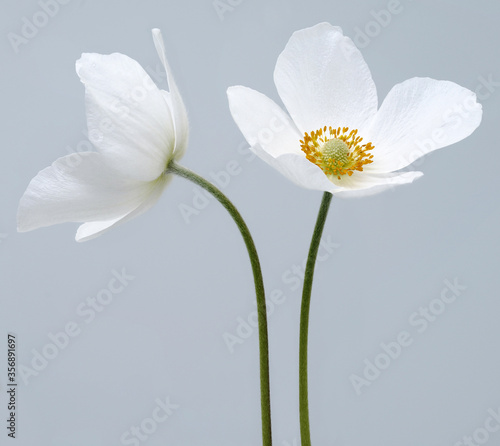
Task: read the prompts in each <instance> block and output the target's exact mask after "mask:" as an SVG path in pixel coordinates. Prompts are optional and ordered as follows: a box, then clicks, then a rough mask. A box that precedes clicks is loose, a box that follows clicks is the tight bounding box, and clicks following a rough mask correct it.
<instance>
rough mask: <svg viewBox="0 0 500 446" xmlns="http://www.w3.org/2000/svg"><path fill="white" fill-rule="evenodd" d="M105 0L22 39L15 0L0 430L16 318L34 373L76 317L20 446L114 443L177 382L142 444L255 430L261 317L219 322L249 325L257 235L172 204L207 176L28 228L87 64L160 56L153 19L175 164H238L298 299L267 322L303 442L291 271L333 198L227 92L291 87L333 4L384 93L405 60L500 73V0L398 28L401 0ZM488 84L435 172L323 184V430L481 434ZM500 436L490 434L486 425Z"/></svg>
mask: <svg viewBox="0 0 500 446" xmlns="http://www.w3.org/2000/svg"><path fill="white" fill-rule="evenodd" d="M223 2H224V3H225V4H226V5H230V3H229V2H228V0H223ZM103 3H104V2H98V1H95V0H92V1H91V0H81V1H80V0H72V1H69V2H67V4H65V5H61V6H60V10H59V11H58V13H57V14H55V15H54V17H52V18H50V19H49V21H48V23H47V24H46V26H44V27H41V28H39V30H38V33H37V35H36V36H34V37H33V38H31V39H29V41H28V43H26V44H23V45H20V47H19V48H18V49H19V51H18V53H16V52H15V51H14V49H13V47H12V45H11V44H10V43H9V39H8V33H11V32H14V33H18V34H20V32H21V27H22V25H23V17H26V18H28V19H30V20H31V19H32V18H33V16H34V14H36V13H37V12H38V11H41V6H40V4H38V3H37V2H36V1H23V2H22V3H21V2H13V1H8V2H7V1H5V2H3V5H2V15H1V18H0V30H1V35H2V39H1V41H0V51H1V60H2V68H1V70H0V88H1V98H2V99H1V119H0V126H1V132H2V145H3V149H2V154H3V157H2V162H1V163H0V178H1V182H2V183H1V184H2V187H1V209H2V212H1V215H0V233H1V238H0V262H1V264H0V274H1V279H0V280H1V281H0V286H1V310H0V386H1V394H0V407H1V409H0V414H1V418H2V422H1V423H0V425H1V426H2V428H1V432H0V444H10V443H9V441H10V440H9V439H7V436H6V430H5V429H4V427H3V426H4V425H5V423H4V421H3V420H4V417H6V395H5V378H6V335H7V332H14V333H16V334H17V337H18V355H19V364H20V365H25V366H30V362H31V361H32V359H33V355H34V353H33V350H36V351H38V352H41V351H42V350H43V349H44V348H45V347H46V346H47V345H48V344H49V343H50V342H51V341H50V339H49V334H50V333H53V334H56V333H57V332H60V331H61V330H64V327H65V326H66V324H67V323H69V322H71V321H73V322H75V323H77V324H78V326H79V328H80V330H81V332H80V334H79V335H78V336H76V337H74V338H72V339H71V340H70V342H69V345H68V346H67V347H66V348H64V349H63V350H61V351H59V353H58V354H57V356H56V357H55V358H54V359H51V360H50V361H48V364H47V365H46V367H45V368H44V369H43V370H41V371H40V373H39V374H38V376H32V377H29V378H28V384H27V385H23V384H22V383H20V388H19V391H18V393H19V394H18V403H19V414H18V439H17V441H16V442H15V444H18V445H23V446H24V445H26V446H32V445H35V444H36V445H40V446H41V445H48V446H49V445H50V446H59V445H60V446H77V445H78V446H83V445H85V446H87V445H92V446H101V445H106V446H110V445H120V444H122V443H121V442H120V437H121V436H122V434H123V433H124V432H126V431H127V430H128V429H130V427H131V426H133V425H140V424H141V423H142V422H143V420H145V419H146V418H148V417H150V416H151V414H152V411H153V410H154V408H155V407H156V403H155V400H156V399H157V398H160V399H165V398H167V397H169V398H170V401H171V402H172V403H175V404H177V405H178V406H179V408H178V409H176V410H175V411H174V412H173V414H172V415H171V416H170V417H169V418H168V419H167V420H166V421H165V422H164V423H162V424H159V425H158V426H157V429H156V431H155V432H154V433H152V434H151V435H150V436H149V438H148V439H147V444H148V445H151V446H154V445H164V444H169V445H181V444H182V445H214V444H217V445H220V446H224V445H242V446H246V445H257V444H259V443H260V421H259V420H260V418H259V417H260V412H259V391H258V382H259V381H258V379H259V377H258V367H257V359H258V349H257V335H256V332H255V330H254V332H253V333H250V334H248V333H247V335H249V337H248V339H245V340H244V341H243V342H242V343H241V344H237V345H235V346H234V351H233V352H232V353H231V352H230V350H229V348H228V346H227V345H226V343H225V342H224V339H223V335H224V333H231V334H233V335H236V334H237V333H236V330H237V326H238V318H243V319H247V318H248V316H249V315H251V313H252V312H253V311H254V309H255V305H254V303H253V302H254V295H253V291H252V276H251V272H250V267H249V262H248V260H247V257H246V253H245V249H244V245H243V243H242V241H241V240H240V236H239V234H238V232H237V230H236V228H235V225H234V224H233V222H232V221H231V219H230V218H229V217H228V216H227V215H226V213H225V211H224V210H223V209H222V208H221V206H219V205H218V204H217V203H216V202H214V201H213V200H210V201H209V203H208V205H207V206H206V208H204V209H202V210H200V211H199V213H198V214H197V215H194V216H192V217H191V218H190V223H189V224H188V223H187V222H186V221H185V219H184V218H183V216H182V215H181V212H180V206H181V205H182V204H185V205H189V206H192V205H193V197H194V192H193V186H192V185H191V184H189V183H187V182H186V181H184V180H181V179H176V180H174V181H173V182H172V184H171V185H170V186H169V187H168V189H167V190H166V193H165V194H164V195H163V197H162V198H161V200H160V202H159V203H158V204H157V205H156V206H155V207H154V208H153V209H152V210H151V211H149V212H148V213H147V214H145V215H143V216H141V217H140V218H137V219H135V220H133V221H132V222H130V223H128V224H126V225H123V226H121V227H119V228H117V229H115V230H113V231H111V232H109V233H107V234H106V235H104V236H103V237H100V238H98V239H96V240H93V241H91V242H88V243H84V244H77V243H76V242H74V241H73V238H74V234H75V231H76V227H77V225H76V224H75V225H74V224H66V225H60V226H55V227H50V228H45V229H40V230H37V231H34V232H31V233H27V234H17V233H16V226H15V214H16V210H17V205H18V201H19V198H20V197H21V195H22V193H23V192H24V190H25V188H26V186H27V185H28V183H29V181H30V180H31V178H32V177H33V176H35V174H36V173H37V172H38V171H39V170H41V169H42V168H44V167H46V166H48V165H50V163H51V162H52V161H54V160H55V159H56V158H58V157H60V156H63V155H66V154H68V153H72V152H77V151H78V150H86V149H87V148H88V142H87V139H86V136H85V127H86V124H85V110H84V89H83V86H82V85H81V83H80V82H79V80H78V77H77V76H76V73H75V71H74V63H75V61H76V59H78V58H79V57H80V54H81V53H82V52H98V53H111V52H121V53H124V54H127V55H129V56H131V57H133V58H134V59H136V60H138V61H139V62H140V63H141V64H142V65H143V66H144V67H149V69H150V70H152V71H153V72H154V71H156V70H161V67H160V65H159V61H158V58H157V55H156V52H155V49H154V46H153V43H152V39H151V35H150V29H151V28H153V27H159V28H161V29H162V31H163V34H164V38H165V40H166V46H167V52H168V57H169V60H170V62H171V65H172V67H173V70H174V73H175V75H176V78H177V81H178V84H179V87H180V89H181V92H182V94H183V97H184V100H185V102H186V105H187V108H188V110H189V115H190V125H191V139H190V145H189V149H188V152H187V154H186V156H185V158H184V160H183V164H184V165H185V166H187V167H189V168H192V169H193V170H195V171H197V172H198V173H200V174H202V175H204V176H206V177H210V173H211V172H219V171H222V170H224V169H225V168H226V165H227V163H228V162H231V161H233V160H235V161H237V162H238V163H239V166H240V167H241V172H240V173H239V174H238V175H235V176H233V177H232V178H231V181H230V183H229V185H227V187H225V188H224V191H225V192H226V193H227V195H228V196H229V197H230V198H231V199H232V200H233V201H234V202H235V203H236V205H237V206H238V207H239V209H240V210H241V212H242V214H243V215H244V217H245V218H246V219H247V222H248V224H249V226H250V228H251V230H252V232H253V234H254V238H255V241H256V244H257V247H258V249H259V252H260V255H261V258H262V264H263V269H264V274H265V281H266V286H267V290H268V291H269V292H271V291H272V290H281V291H282V292H283V295H284V296H285V298H286V299H285V300H284V302H281V303H280V305H276V307H275V309H274V312H273V314H272V315H270V318H269V323H270V340H271V341H270V343H271V345H270V347H271V375H272V376H271V378H272V391H273V415H274V419H273V421H274V440H275V444H276V445H279V446H288V445H289V446H297V445H299V444H300V439H299V438H300V436H299V427H298V426H299V425H298V403H297V400H298V391H297V385H296V383H297V378H298V373H297V362H298V352H297V345H298V318H299V303H300V287H299V289H292V288H294V287H293V285H294V284H295V285H296V282H291V279H290V277H291V276H292V275H293V274H295V273H293V271H292V269H293V268H294V265H295V266H296V267H297V266H298V265H300V264H301V262H302V261H303V260H304V258H305V255H306V252H307V248H308V244H309V240H310V236H311V232H312V228H313V225H314V221H315V218H316V212H317V208H318V206H319V202H320V199H321V193H319V192H313V191H308V190H305V189H300V188H298V187H296V186H295V185H293V184H292V183H290V182H289V181H287V180H286V179H285V178H283V177H281V176H280V175H279V174H278V173H276V172H275V171H273V170H272V169H271V168H269V167H268V166H267V165H265V164H264V163H263V162H261V161H260V160H258V159H252V158H251V156H250V155H249V153H248V152H246V151H245V150H244V148H245V147H246V145H245V144H244V140H243V137H242V135H241V134H240V133H239V131H238V129H237V127H236V125H235V124H234V123H233V121H232V118H231V116H230V114H229V111H228V107H227V101H226V96H225V90H226V88H227V87H228V86H230V85H235V84H242V85H246V86H250V87H252V88H255V89H258V90H259V91H262V92H264V93H265V94H267V95H269V96H270V97H272V98H273V99H275V100H278V97H277V93H276V91H275V87H274V85H273V81H272V72H273V69H274V64H275V62H276V58H277V56H278V54H279V53H280V52H281V51H282V49H283V48H284V46H285V44H286V42H287V40H288V38H289V37H290V35H291V34H292V32H293V31H295V30H297V29H301V28H304V27H308V26H311V25H314V24H316V23H318V22H321V21H329V22H330V23H332V24H335V25H339V26H341V27H342V28H343V29H344V32H345V33H346V34H347V35H349V36H350V37H355V36H360V32H364V33H369V34H371V36H368V37H367V38H366V39H364V40H363V39H362V38H361V37H358V38H357V43H358V45H360V46H362V47H363V48H362V52H363V55H364V57H365V58H366V60H367V62H368V64H369V66H370V68H371V70H372V74H373V77H374V79H375V82H376V85H377V88H378V92H379V98H380V99H383V98H384V97H385V95H386V94H387V92H388V91H389V89H390V88H391V87H392V86H393V85H394V84H395V83H398V82H401V81H403V80H405V79H407V78H410V77H413V76H429V77H433V78H437V79H447V80H452V81H455V82H457V83H459V84H461V85H463V86H465V87H468V88H470V89H472V90H475V89H476V88H478V87H480V86H481V85H482V82H483V81H482V79H487V78H488V76H490V77H492V78H493V79H494V80H495V81H500V66H499V57H498V56H499V53H498V41H499V38H500V31H499V28H498V26H497V22H498V13H499V12H500V10H499V8H498V3H497V2H494V1H493V0H490V1H482V2H474V1H465V0H448V1H443V0H441V1H436V0H425V1H418V2H416V1H410V0H401V1H400V2H399V7H398V10H399V11H400V13H398V14H391V15H390V23H384V26H381V25H378V26H377V25H374V23H376V22H375V16H374V14H375V15H376V13H377V12H379V11H381V10H387V9H388V7H389V5H393V4H394V2H393V1H392V2H387V1H386V0H369V1H364V2H338V1H320V0H310V1H307V2H305V1H304V2H300V1H284V0H243V1H242V2H239V4H237V3H238V2H237V1H235V0H233V1H232V3H233V5H234V6H230V8H231V9H230V10H229V9H228V10H226V11H225V12H224V13H223V15H222V17H220V16H219V15H218V14H217V12H216V10H215V7H214V4H213V2H212V1H211V0H196V1H189V2H183V1H177V2H173V1H171V0H170V1H167V2H164V1H159V0H156V1H147V2H139V1H118V0H114V1H107V2H105V4H104V5H103ZM379 17H380V16H379ZM379 20H380V19H379ZM159 82H160V85H161V86H162V87H165V86H166V85H165V79H164V78H163V79H160V80H159ZM480 88H481V90H480V91H481V93H482V95H481V96H482V100H481V102H482V104H483V108H484V118H483V123H482V125H481V127H480V128H479V129H478V130H477V131H476V132H475V133H474V134H473V135H472V136H471V137H469V138H468V139H466V140H464V141H462V142H460V143H458V144H456V145H454V146H453V147H449V148H446V149H443V150H441V151H438V152H436V153H433V154H431V155H430V156H427V157H426V158H425V159H424V160H423V161H421V162H418V163H417V166H416V168H417V169H419V170H420V169H421V170H423V171H424V173H425V176H424V177H423V178H422V179H420V180H418V181H417V182H416V183H415V184H413V185H411V186H402V187H400V188H397V189H394V190H390V191H388V192H385V193H383V194H381V195H377V196H374V197H368V198H363V199H352V200H345V199H344V200H341V199H335V198H334V200H333V204H332V208H331V212H330V215H329V218H328V221H327V224H326V227H325V239H327V238H328V237H330V242H334V243H336V244H337V245H338V246H337V247H336V248H335V249H334V250H333V252H332V253H331V254H330V255H326V254H325V252H326V251H322V253H323V255H324V257H325V259H324V261H323V262H321V263H319V264H318V268H317V276H316V281H315V287H314V294H313V302H312V311H311V335H310V346H311V348H310V382H311V383H310V406H311V419H312V437H313V443H314V444H316V445H349V446H355V445H360V446H361V445H367V444H375V445H382V444H383V445H385V446H400V445H405V446H422V445H426V446H438V445H439V446H443V445H450V446H453V445H455V444H457V443H458V444H461V443H459V442H460V441H461V440H462V438H463V437H464V436H466V435H473V434H476V436H477V438H479V439H481V440H484V438H485V437H484V432H485V431H482V430H481V429H482V428H484V425H485V423H486V422H487V420H488V417H489V413H488V410H490V411H491V410H493V411H495V412H496V411H497V410H498V408H499V406H500V381H499V379H498V373H499V370H500V359H499V358H500V352H499V349H498V339H500V324H499V323H498V314H499V312H500V302H499V300H498V271H497V270H498V262H497V259H498V252H499V247H500V246H499V245H500V237H499V235H498V227H499V223H500V212H499V210H498V199H497V191H498V188H499V186H500V176H499V175H498V166H499V164H500V155H499V151H498V119H499V112H500V107H499V101H500V91H498V85H497V86H493V87H490V91H488V89H486V87H480ZM197 204H198V205H200V204H203V203H197ZM123 268H125V270H126V271H127V272H128V274H130V275H133V276H134V277H135V279H134V280H132V281H130V283H129V285H128V286H126V287H125V288H124V289H123V291H122V292H121V293H118V294H116V295H115V296H114V299H113V301H112V302H111V303H110V304H109V305H108V306H106V307H105V308H104V309H103V311H102V312H100V313H98V314H97V315H96V318H95V319H94V320H93V321H92V322H90V323H86V322H85V320H84V318H83V317H82V316H81V315H79V314H78V313H77V308H78V306H79V305H81V304H82V303H83V304H84V305H85V301H86V299H87V298H89V297H93V296H96V295H97V294H98V293H99V292H100V291H101V290H103V289H106V287H107V284H108V282H109V281H110V279H111V278H112V277H113V273H112V271H113V270H116V271H121V270H122V269H123ZM287 271H288V272H287ZM295 271H297V268H295ZM455 278H456V279H457V281H458V283H460V284H461V285H463V286H466V290H465V291H463V292H462V294H461V295H460V296H459V297H458V298H457V299H456V300H455V302H453V303H450V304H449V305H447V306H446V308H445V310H444V311H443V313H442V314H440V315H439V317H437V319H436V320H435V321H434V322H432V323H430V324H429V327H428V329H427V330H426V331H425V332H423V333H419V332H418V331H417V329H416V327H415V326H412V325H411V323H410V322H409V317H410V315H411V314H412V313H414V312H416V311H419V308H421V307H424V308H425V307H427V306H428V305H429V303H430V302H431V301H432V299H435V298H439V296H440V293H441V290H442V289H443V287H444V280H446V279H449V280H451V281H453V279H455ZM295 280H297V279H295ZM401 331H407V332H409V333H410V335H411V337H412V339H413V343H412V345H411V346H409V347H407V348H405V349H403V351H402V352H401V354H400V356H399V357H398V358H396V359H394V360H392V361H391V363H390V365H389V367H388V368H387V369H386V370H384V371H383V372H382V373H381V374H380V377H378V379H376V380H374V381H373V382H372V384H371V385H370V386H365V387H363V389H362V393H361V395H357V394H356V392H355V390H354V388H353V385H352V384H351V382H350V379H349V377H350V376H351V375H352V374H356V375H359V376H363V369H364V367H365V364H366V363H365V362H364V361H365V360H370V361H373V360H374V358H375V357H376V356H377V355H378V354H380V353H381V352H382V348H381V346H380V344H381V343H386V344H387V343H388V342H390V341H394V340H395V339H396V337H397V335H398V333H399V332H401ZM478 429H479V430H478ZM481 435H483V436H481ZM499 440H500V432H498V433H492V434H490V438H489V440H488V441H489V444H498V442H499ZM12 443H13V444H14V442H12ZM131 444H132V443H131ZM141 444H143V443H141Z"/></svg>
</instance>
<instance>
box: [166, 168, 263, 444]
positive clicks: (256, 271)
mask: <svg viewBox="0 0 500 446" xmlns="http://www.w3.org/2000/svg"><path fill="white" fill-rule="evenodd" d="M166 173H173V174H175V175H179V176H180V177H183V178H186V179H187V180H190V181H192V182H193V183H195V184H197V185H198V186H201V187H202V188H203V189H205V190H207V191H208V192H210V193H211V194H212V195H213V196H214V197H215V198H217V200H219V202H220V203H221V204H222V206H224V207H225V208H226V210H227V211H228V212H229V214H230V215H231V217H233V220H234V221H235V223H236V225H237V226H238V229H239V230H240V233H241V235H242V237H243V240H244V241H245V245H246V247H247V250H248V255H249V257H250V263H251V264H252V271H253V279H254V283H255V294H256V296H257V314H258V323H259V350H260V394H261V413H262V444H263V446H271V445H272V437H271V390H270V384H269V341H268V336H267V310H266V296H265V292H264V281H263V279H262V271H261V268H260V262H259V256H258V254H257V250H256V248H255V244H254V242H253V239H252V236H251V235H250V231H249V230H248V227H247V225H246V223H245V221H244V220H243V218H242V216H241V214H240V213H239V212H238V210H237V209H236V207H235V206H234V205H233V203H231V201H229V199H228V198H227V197H226V196H225V195H224V194H223V193H222V192H221V191H220V190H219V189H217V187H215V186H214V185H213V184H212V183H210V182H208V181H207V180H205V179H204V178H202V177H200V176H199V175H197V174H196V173H194V172H192V171H190V170H188V169H186V168H185V167H182V166H179V165H178V164H175V163H173V162H171V163H170V164H169V166H168V169H167V170H166Z"/></svg>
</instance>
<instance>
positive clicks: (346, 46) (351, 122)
mask: <svg viewBox="0 0 500 446" xmlns="http://www.w3.org/2000/svg"><path fill="white" fill-rule="evenodd" d="M274 82H275V84H276V88H277V90H278V94H279V96H280V98H281V100H282V101H283V103H284V105H285V107H286V109H287V111H288V114H287V113H285V112H284V111H283V109H282V108H281V107H280V106H278V105H277V104H276V103H275V102H273V101H272V100H271V99H269V98H268V97H266V96H265V95H263V94H261V93H259V92H257V91H255V90H252V89H250V88H247V87H243V86H235V87H230V88H229V89H228V99H229V107H230V110H231V114H232V116H233V118H234V120H235V122H236V124H237V125H238V127H239V128H240V130H241V132H242V133H243V135H244V136H245V138H246V140H247V141H248V143H249V144H250V146H251V148H252V150H253V151H254V152H255V153H256V154H257V155H258V156H259V157H260V158H262V159H263V160H264V161H266V162H267V163H268V164H270V165H271V166H272V167H274V168H276V169H277V170H278V171H280V172H281V173H282V174H283V175H285V176H286V177H288V178H289V179H290V180H292V181H293V182H295V183H296V184H298V185H299V186H303V187H306V188H308V189H316V190H322V191H328V192H331V193H332V194H335V195H340V196H362V195H369V194H374V193H377V192H380V191H382V190H384V189H387V188H389V187H391V186H393V185H398V184H405V183H411V182H412V181H413V180H414V179H416V178H418V177H420V176H421V175H422V173H421V172H402V171H400V169H403V168H404V167H406V166H408V165H410V164H411V163H412V162H414V161H415V160H416V159H417V158H419V157H421V156H423V155H425V154H427V153H429V152H431V151H433V150H436V149H439V148H441V147H445V146H448V145H450V144H453V143H455V142H457V141H460V140H462V139H463V138H465V137H467V136H469V135H470V134H471V133H472V132H473V131H474V130H475V129H476V128H477V127H478V126H479V124H480V122H481V117H482V108H481V105H480V104H478V103H477V102H476V96H475V94H474V93H473V92H471V91H469V90H467V89H465V88H462V87H460V86H459V85H457V84H455V83H453V82H448V81H438V80H434V79H429V78H412V79H409V80H407V81H405V82H402V83H400V84H397V85H396V86H394V87H393V88H392V90H391V91H390V92H389V94H388V95H387V97H386V98H385V100H384V101H383V103H382V105H381V107H380V108H378V99H377V91H376V88H375V84H374V82H373V79H372V77H371V74H370V70H369V69H368V66H367V65H366V63H365V61H364V59H363V56H362V55H361V53H360V51H359V50H358V49H357V48H356V46H355V45H354V43H353V42H352V40H351V39H349V38H348V37H345V36H344V35H343V34H342V30H341V29H340V28H338V27H335V26H332V25H330V24H328V23H320V24H318V25H316V26H313V27H312V28H307V29H303V30H300V31H297V32H295V33H294V34H293V35H292V37H291V38H290V40H289V42H288V44H287V45H286V47H285V49H284V51H283V52H282V53H281V55H280V56H279V57H278V61H277V63H276V68H275V71H274Z"/></svg>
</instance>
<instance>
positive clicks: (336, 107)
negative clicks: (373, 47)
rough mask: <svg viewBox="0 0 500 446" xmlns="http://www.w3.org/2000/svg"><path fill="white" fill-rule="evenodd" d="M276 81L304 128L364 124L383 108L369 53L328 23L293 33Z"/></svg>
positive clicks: (280, 91) (283, 55)
mask: <svg viewBox="0 0 500 446" xmlns="http://www.w3.org/2000/svg"><path fill="white" fill-rule="evenodd" d="M274 82H275V84H276V88H277V89H278V93H279V95H280V97H281V99H282V100H283V103H284V104H285V106H286V108H287V110H288V112H289V113H290V115H291V116H292V119H293V120H294V122H295V124H297V126H298V128H299V130H300V132H301V133H304V132H311V131H313V130H318V129H319V128H321V127H323V126H325V125H326V126H332V127H350V128H358V129H359V128H360V127H362V126H363V123H364V122H365V121H367V120H368V119H369V118H371V117H372V116H373V115H374V114H375V113H376V111H377V106H378V102H377V90H376V88H375V84H374V82H373V79H372V76H371V73H370V70H369V68H368V66H367V65H366V62H365V61H364V59H363V56H362V55H361V53H360V51H359V50H358V49H357V48H356V45H354V43H353V42H352V40H351V39H349V38H348V37H345V36H344V35H343V34H342V30H341V29H340V28H338V27H334V26H331V25H330V24H328V23H320V24H319V25H316V26H313V27H312V28H307V29H303V30H300V31H297V32H295V33H294V34H293V35H292V37H291V38H290V40H289V41H288V44H287V45H286V47H285V49H284V51H283V52H282V53H281V54H280V56H279V58H278V61H277V63H276V69H275V71H274Z"/></svg>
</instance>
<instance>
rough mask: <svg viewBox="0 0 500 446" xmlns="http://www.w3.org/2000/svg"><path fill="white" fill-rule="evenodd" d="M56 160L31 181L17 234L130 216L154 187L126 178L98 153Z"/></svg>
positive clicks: (23, 197) (19, 213)
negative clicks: (125, 215) (49, 227)
mask: <svg viewBox="0 0 500 446" xmlns="http://www.w3.org/2000/svg"><path fill="white" fill-rule="evenodd" d="M77 161H79V162H78V164H77V165H75V158H74V156H73V155H67V156H64V157H62V158H59V159H58V160H56V161H55V162H54V163H53V164H52V166H50V167H47V168H46V169H44V170H42V171H41V172H39V173H38V175H37V176H36V177H35V178H33V180H31V182H30V184H29V186H28V188H27V189H26V192H25V193H24V195H23V196H22V198H21V201H20V203H19V210H18V216H17V222H18V231H19V232H25V231H31V230H33V229H37V228H41V227H45V226H50V225H54V224H58V223H65V222H85V221H89V220H108V219H113V218H117V217H119V216H120V215H123V214H124V213H127V212H130V211H131V210H133V209H135V208H136V207H137V206H139V204H140V203H142V202H143V201H144V199H145V197H146V196H148V195H149V193H150V191H151V188H152V184H151V183H147V182H141V181H135V180H130V179H127V178H125V177H124V176H123V175H121V173H119V172H118V171H116V170H113V169H111V168H110V167H109V166H108V165H107V164H106V163H104V157H103V155H101V154H99V153H95V152H85V153H81V154H80V158H78V160H77Z"/></svg>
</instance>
